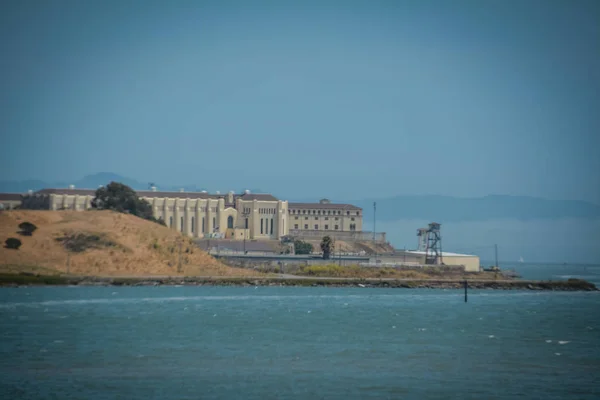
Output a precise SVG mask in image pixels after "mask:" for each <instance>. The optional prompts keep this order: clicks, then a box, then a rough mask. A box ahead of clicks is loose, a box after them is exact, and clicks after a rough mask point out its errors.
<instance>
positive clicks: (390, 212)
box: [0, 172, 600, 223]
mask: <svg viewBox="0 0 600 400" xmlns="http://www.w3.org/2000/svg"><path fill="white" fill-rule="evenodd" d="M111 181H115V182H121V183H124V184H126V185H128V186H130V187H132V188H134V189H136V190H147V189H148V188H149V182H139V181H136V180H135V179H131V178H127V177H124V176H121V175H118V174H114V173H110V172H101V173H97V174H94V175H88V176H86V177H84V178H83V179H80V180H77V181H74V182H44V181H41V180H26V181H0V192H13V193H14V192H16V193H25V192H27V191H28V190H34V191H35V190H40V189H43V188H61V187H68V186H69V185H71V184H72V185H75V187H77V188H86V189H94V188H97V187H99V186H100V185H106V184H107V183H109V182H111ZM153 183H155V184H156V186H157V187H158V189H159V190H163V191H179V190H180V189H183V190H185V191H186V192H198V191H201V190H206V189H205V188H203V187H200V186H197V185H185V186H167V185H164V186H163V185H161V184H160V183H158V182H153ZM241 191H242V190H240V192H241ZM251 191H252V192H254V193H261V192H262V193H264V192H263V191H261V190H257V189H251ZM273 194H275V195H277V193H275V192H274V193H273ZM289 200H294V199H289ZM296 200H300V199H296ZM345 202H347V203H351V204H355V205H357V206H359V207H362V208H363V210H364V217H365V220H366V221H365V222H367V221H372V219H373V202H377V220H378V221H397V220H402V219H424V220H428V221H435V222H439V223H447V222H458V221H482V220H492V219H518V220H535V219H558V218H588V219H597V218H600V206H599V205H597V204H593V203H589V202H585V201H578V200H547V199H542V198H536V197H526V196H506V195H490V196H485V197H479V198H458V197H450V196H434V195H424V196H396V197H390V198H381V199H365V200H358V201H345Z"/></svg>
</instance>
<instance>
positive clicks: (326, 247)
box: [321, 236, 333, 260]
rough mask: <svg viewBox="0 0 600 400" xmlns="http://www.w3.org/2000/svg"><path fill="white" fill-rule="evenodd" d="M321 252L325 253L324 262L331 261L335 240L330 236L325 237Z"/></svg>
mask: <svg viewBox="0 0 600 400" xmlns="http://www.w3.org/2000/svg"><path fill="white" fill-rule="evenodd" d="M321 251H323V260H329V258H330V257H331V253H332V251H333V240H331V238H330V237H329V236H325V237H323V240H321Z"/></svg>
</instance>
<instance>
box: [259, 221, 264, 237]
mask: <svg viewBox="0 0 600 400" xmlns="http://www.w3.org/2000/svg"><path fill="white" fill-rule="evenodd" d="M263 224H264V220H263V219H262V218H261V219H260V234H261V235H262V234H263V233H264V229H263Z"/></svg>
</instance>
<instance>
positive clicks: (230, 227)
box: [227, 215, 233, 229]
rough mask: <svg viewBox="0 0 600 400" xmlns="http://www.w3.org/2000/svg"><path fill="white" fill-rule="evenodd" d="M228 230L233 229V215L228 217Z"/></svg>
mask: <svg viewBox="0 0 600 400" xmlns="http://www.w3.org/2000/svg"><path fill="white" fill-rule="evenodd" d="M227 229H233V217H232V216H231V215H230V216H229V217H227Z"/></svg>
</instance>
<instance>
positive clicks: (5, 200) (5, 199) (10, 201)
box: [0, 193, 21, 210]
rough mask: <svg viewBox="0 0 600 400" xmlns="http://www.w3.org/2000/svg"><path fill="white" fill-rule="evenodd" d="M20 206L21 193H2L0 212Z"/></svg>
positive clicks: (0, 194)
mask: <svg viewBox="0 0 600 400" xmlns="http://www.w3.org/2000/svg"><path fill="white" fill-rule="evenodd" d="M20 205H21V194H20V193H0V210H12V209H13V208H17V207H19V206H20Z"/></svg>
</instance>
